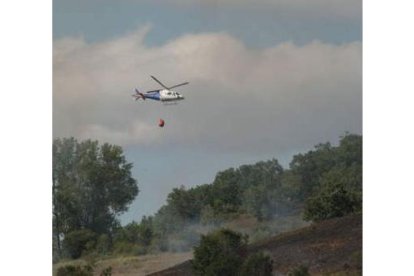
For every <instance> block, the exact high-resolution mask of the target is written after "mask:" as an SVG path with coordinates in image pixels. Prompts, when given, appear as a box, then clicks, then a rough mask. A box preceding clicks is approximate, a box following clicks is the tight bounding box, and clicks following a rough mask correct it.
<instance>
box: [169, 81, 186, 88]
mask: <svg viewBox="0 0 414 276" xmlns="http://www.w3.org/2000/svg"><path fill="white" fill-rule="evenodd" d="M186 84H189V82H183V83H180V84H176V85H174V86H171V87H169V88H168V89H173V88H176V87H178V86H182V85H186Z"/></svg>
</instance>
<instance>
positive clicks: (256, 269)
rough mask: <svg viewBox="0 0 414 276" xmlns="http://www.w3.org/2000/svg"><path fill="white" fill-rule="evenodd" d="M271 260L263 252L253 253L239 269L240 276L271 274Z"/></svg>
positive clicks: (265, 275) (269, 275)
mask: <svg viewBox="0 0 414 276" xmlns="http://www.w3.org/2000/svg"><path fill="white" fill-rule="evenodd" d="M272 270H273V261H272V260H271V259H270V257H269V256H266V255H264V254H263V252H260V253H255V254H252V255H250V256H249V257H247V258H246V260H245V261H244V262H243V265H242V267H241V269H240V275H241V276H251V275H255V276H271V275H272Z"/></svg>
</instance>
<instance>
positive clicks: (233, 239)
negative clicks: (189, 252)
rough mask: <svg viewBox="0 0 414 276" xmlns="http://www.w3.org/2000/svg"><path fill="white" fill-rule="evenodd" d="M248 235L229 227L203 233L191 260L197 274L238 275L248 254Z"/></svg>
mask: <svg viewBox="0 0 414 276" xmlns="http://www.w3.org/2000/svg"><path fill="white" fill-rule="evenodd" d="M246 247H247V237H246V236H242V235H241V234H240V233H236V232H233V231H231V230H228V229H221V230H218V231H216V232H213V233H210V234H207V235H202V236H201V241H200V244H199V245H198V246H195V247H194V259H193V261H192V262H191V264H192V268H193V271H194V273H195V274H196V275H227V276H231V275H238V272H239V268H240V266H241V265H242V263H243V260H244V257H245V255H246Z"/></svg>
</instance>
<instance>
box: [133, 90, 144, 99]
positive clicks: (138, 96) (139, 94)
mask: <svg viewBox="0 0 414 276" xmlns="http://www.w3.org/2000/svg"><path fill="white" fill-rule="evenodd" d="M132 97H134V98H135V100H136V101H137V100H138V99H143V100H144V101H145V95H144V94H142V93H141V92H139V91H138V89H136V88H135V94H132Z"/></svg>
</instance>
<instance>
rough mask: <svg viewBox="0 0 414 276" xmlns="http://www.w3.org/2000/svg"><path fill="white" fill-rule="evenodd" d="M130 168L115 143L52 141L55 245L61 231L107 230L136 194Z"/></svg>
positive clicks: (62, 232)
mask: <svg viewBox="0 0 414 276" xmlns="http://www.w3.org/2000/svg"><path fill="white" fill-rule="evenodd" d="M131 168H132V164H131V163H128V162H127V161H126V159H125V156H124V155H123V151H122V148H121V147H119V146H116V145H110V144H107V143H105V144H103V145H99V143H98V142H97V141H91V140H86V141H82V142H78V141H77V140H76V139H74V138H64V139H55V140H54V141H53V215H54V216H53V220H54V223H53V226H54V227H53V228H54V229H53V230H54V233H55V237H56V242H57V243H58V244H59V245H58V247H60V239H61V236H62V235H63V236H64V237H65V238H66V237H67V236H69V237H70V236H71V235H70V233H72V232H75V231H80V230H84V229H87V230H89V231H91V232H93V233H96V234H111V232H112V230H113V228H114V227H115V226H116V225H117V223H118V221H117V216H118V215H119V214H121V213H123V212H125V211H127V209H128V205H129V204H130V203H131V202H132V201H133V200H134V198H135V197H136V196H137V194H138V186H137V181H136V180H135V179H134V178H133V177H132V176H131ZM81 233H82V232H81ZM72 236H73V235H72ZM89 236H91V235H89ZM76 240H79V238H76ZM59 250H60V248H59Z"/></svg>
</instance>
